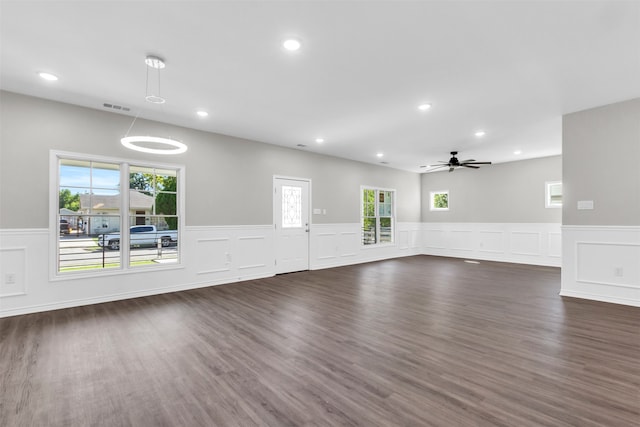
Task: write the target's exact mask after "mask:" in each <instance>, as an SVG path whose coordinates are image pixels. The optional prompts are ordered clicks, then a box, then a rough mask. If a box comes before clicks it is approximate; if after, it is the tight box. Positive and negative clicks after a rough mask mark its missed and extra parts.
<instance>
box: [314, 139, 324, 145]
mask: <svg viewBox="0 0 640 427" xmlns="http://www.w3.org/2000/svg"><path fill="white" fill-rule="evenodd" d="M316 142H317V143H318V144H322V143H323V142H324V138H316Z"/></svg>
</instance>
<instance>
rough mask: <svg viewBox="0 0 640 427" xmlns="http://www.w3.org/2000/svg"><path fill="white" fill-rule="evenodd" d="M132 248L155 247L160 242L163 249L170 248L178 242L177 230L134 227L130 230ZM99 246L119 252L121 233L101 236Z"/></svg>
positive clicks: (150, 226)
mask: <svg viewBox="0 0 640 427" xmlns="http://www.w3.org/2000/svg"><path fill="white" fill-rule="evenodd" d="M129 236H130V241H131V245H130V246H131V247H134V246H155V245H157V244H158V240H160V244H161V245H162V246H163V247H165V248H166V247H168V246H170V245H171V244H173V243H177V242H178V232H177V231H176V230H157V229H156V226H155V225H134V226H132V227H130V228H129ZM98 245H99V246H104V247H107V248H109V249H111V250H114V251H117V250H118V249H120V233H108V234H100V235H99V236H98Z"/></svg>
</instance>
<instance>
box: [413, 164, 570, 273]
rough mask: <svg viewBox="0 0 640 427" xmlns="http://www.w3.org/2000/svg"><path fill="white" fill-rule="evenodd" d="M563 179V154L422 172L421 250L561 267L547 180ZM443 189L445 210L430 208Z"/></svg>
mask: <svg viewBox="0 0 640 427" xmlns="http://www.w3.org/2000/svg"><path fill="white" fill-rule="evenodd" d="M505 177H507V178H505ZM561 178H562V159H561V156H553V157H545V158H540V159H530V160H521V161H517V162H509V163H500V164H495V165H491V166H484V167H482V168H480V169H475V170H465V169H456V170H455V171H454V172H451V173H449V172H448V171H444V172H435V173H425V174H423V175H422V186H421V187H422V189H421V203H422V216H421V217H422V222H423V231H422V238H421V240H422V247H423V253H425V254H428V255H440V256H450V257H459V258H470V259H482V260H490V261H501V262H517V263H524V264H536V265H548V266H556V267H559V266H560V254H561V250H562V249H561V236H560V220H561V214H562V210H561V209H558V208H545V182H547V181H560V180H561ZM443 190H448V191H449V210H448V211H431V210H430V206H429V198H430V193H431V192H432V191H443Z"/></svg>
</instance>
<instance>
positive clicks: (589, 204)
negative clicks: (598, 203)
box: [578, 200, 593, 210]
mask: <svg viewBox="0 0 640 427" xmlns="http://www.w3.org/2000/svg"><path fill="white" fill-rule="evenodd" d="M591 209H593V200H579V201H578V210H591Z"/></svg>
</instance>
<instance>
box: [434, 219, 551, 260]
mask: <svg viewBox="0 0 640 427" xmlns="http://www.w3.org/2000/svg"><path fill="white" fill-rule="evenodd" d="M422 227H423V229H422V253H423V254H425V255H438V256H450V257H457V258H470V259H483V260H489V261H501V262H516V263H522V264H534V265H548V266H553V267H560V258H559V256H558V254H559V253H560V243H561V241H560V239H559V238H558V236H560V224H553V223H550V224H547V223H539V224H538V223H533V224H532V223H438V222H431V223H423V224H422Z"/></svg>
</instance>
